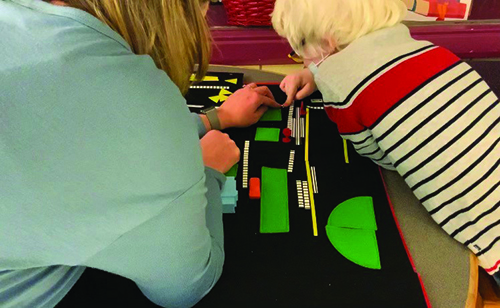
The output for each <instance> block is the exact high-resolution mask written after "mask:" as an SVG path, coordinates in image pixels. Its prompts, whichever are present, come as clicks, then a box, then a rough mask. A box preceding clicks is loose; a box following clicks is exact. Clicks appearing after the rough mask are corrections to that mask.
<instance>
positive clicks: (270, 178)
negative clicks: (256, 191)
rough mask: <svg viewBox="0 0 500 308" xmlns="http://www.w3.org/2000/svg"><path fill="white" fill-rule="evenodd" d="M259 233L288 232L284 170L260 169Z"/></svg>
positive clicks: (285, 176)
mask: <svg viewBox="0 0 500 308" xmlns="http://www.w3.org/2000/svg"><path fill="white" fill-rule="evenodd" d="M261 177H262V180H261V195H260V233H283V232H289V231H290V225H289V217H288V184H287V171H286V169H275V168H268V167H262V175H261Z"/></svg>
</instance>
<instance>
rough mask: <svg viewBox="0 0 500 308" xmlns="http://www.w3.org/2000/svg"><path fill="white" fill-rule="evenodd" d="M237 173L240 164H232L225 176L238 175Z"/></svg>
mask: <svg viewBox="0 0 500 308" xmlns="http://www.w3.org/2000/svg"><path fill="white" fill-rule="evenodd" d="M237 174H238V164H236V165H234V166H232V167H231V169H229V171H228V172H226V173H225V176H233V177H236V175H237Z"/></svg>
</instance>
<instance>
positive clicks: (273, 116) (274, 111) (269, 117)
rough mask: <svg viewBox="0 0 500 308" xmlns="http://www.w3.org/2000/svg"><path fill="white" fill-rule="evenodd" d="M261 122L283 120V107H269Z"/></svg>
mask: <svg viewBox="0 0 500 308" xmlns="http://www.w3.org/2000/svg"><path fill="white" fill-rule="evenodd" d="M259 121H261V122H269V121H281V109H279V108H269V109H268V110H267V111H266V113H264V115H263V116H262V117H261V118H260V120H259Z"/></svg>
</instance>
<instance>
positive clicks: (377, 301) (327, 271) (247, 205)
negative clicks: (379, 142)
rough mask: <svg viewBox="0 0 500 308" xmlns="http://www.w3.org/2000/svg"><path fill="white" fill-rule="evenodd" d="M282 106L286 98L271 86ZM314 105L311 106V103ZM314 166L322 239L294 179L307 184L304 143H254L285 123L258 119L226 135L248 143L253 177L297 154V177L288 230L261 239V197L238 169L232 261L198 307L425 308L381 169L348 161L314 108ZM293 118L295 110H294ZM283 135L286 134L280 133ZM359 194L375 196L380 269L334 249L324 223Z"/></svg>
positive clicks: (230, 232)
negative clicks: (259, 132)
mask: <svg viewBox="0 0 500 308" xmlns="http://www.w3.org/2000/svg"><path fill="white" fill-rule="evenodd" d="M269 87H270V88H271V90H272V92H273V94H274V95H275V97H276V100H277V101H278V102H283V101H284V99H285V98H284V95H283V94H282V93H281V90H279V88H278V87H277V86H275V85H271V86H269ZM306 103H308V102H306ZM310 112H311V114H310V117H311V121H310V145H309V146H310V150H309V151H310V152H309V156H310V157H309V161H310V164H311V165H312V166H315V167H316V173H317V178H318V191H319V193H318V194H315V196H314V198H315V203H316V212H317V222H318V231H319V236H318V237H314V236H313V234H312V222H311V212H310V211H308V210H305V209H301V208H299V207H298V201H297V197H296V196H297V193H296V184H295V180H297V179H300V180H306V173H305V163H304V144H305V142H304V140H302V142H301V145H300V146H296V145H295V140H294V139H292V142H291V143H283V142H281V141H280V142H279V143H274V142H257V141H254V137H255V131H256V128H257V127H279V128H281V129H282V128H284V127H286V124H287V117H288V109H287V108H285V109H283V110H282V121H281V123H277V122H259V123H257V124H256V125H255V126H253V127H250V128H247V129H230V130H227V132H228V133H229V135H230V136H231V137H232V138H233V139H234V140H236V143H237V145H238V146H239V147H240V149H241V150H242V151H243V148H244V141H245V140H250V152H249V178H250V177H259V178H260V175H261V168H262V166H266V167H274V168H283V169H287V167H288V159H289V153H290V150H291V149H295V164H294V172H293V173H288V194H289V211H290V232H289V233H282V234H260V233H259V221H260V216H259V215H260V200H249V198H248V189H243V188H242V187H241V176H242V172H241V170H242V169H241V168H242V162H240V167H239V168H240V169H239V170H238V175H237V182H238V185H237V186H238V193H239V199H238V206H237V208H236V214H225V215H224V228H225V230H224V231H225V232H224V234H225V250H226V261H225V266H224V272H223V275H222V278H221V279H220V281H219V282H218V283H217V285H216V286H215V288H214V289H213V290H212V291H211V292H210V293H209V294H208V295H207V296H206V297H205V298H204V299H203V300H202V301H201V302H200V303H199V304H198V305H197V306H196V307H350V308H352V307H426V303H425V299H424V295H423V292H422V290H421V287H420V282H419V280H418V276H417V274H415V273H414V271H413V268H412V266H411V263H410V261H409V258H408V256H407V254H406V250H405V248H404V245H403V242H402V241H401V238H400V235H399V232H398V229H397V227H396V224H395V222H394V218H393V215H392V212H391V209H390V206H389V203H388V200H387V197H386V193H385V189H384V186H383V182H382V179H381V176H380V173H379V169H378V167H377V166H376V165H375V164H374V163H373V162H371V161H370V160H368V159H365V158H362V157H360V156H359V155H357V154H355V152H354V149H353V148H352V147H350V146H349V153H350V155H349V159H350V163H349V164H346V163H345V160H344V152H343V143H342V139H341V138H340V136H339V135H338V133H337V129H336V127H335V124H334V123H332V122H331V121H330V120H329V119H328V118H327V116H326V113H325V112H324V111H323V110H311V111H310ZM294 114H295V113H294ZM281 137H282V136H281ZM356 196H371V197H373V201H374V207H375V215H376V220H377V225H378V230H377V233H376V234H377V240H378V245H379V251H380V258H381V264H382V269H381V270H372V269H367V268H364V267H361V266H359V265H356V264H354V263H352V262H351V261H349V260H347V259H346V258H344V257H343V256H342V255H340V254H339V253H338V252H337V251H336V250H335V248H334V247H333V246H332V245H331V244H330V242H329V241H328V238H327V236H326V232H325V225H326V223H327V220H328V217H329V215H330V213H331V211H332V210H333V209H334V208H335V206H337V205H338V204H339V203H341V202H343V201H345V200H347V199H349V198H352V197H356Z"/></svg>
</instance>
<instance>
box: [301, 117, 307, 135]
mask: <svg viewBox="0 0 500 308" xmlns="http://www.w3.org/2000/svg"><path fill="white" fill-rule="evenodd" d="M305 136H306V123H305V121H304V118H300V137H301V138H305Z"/></svg>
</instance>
